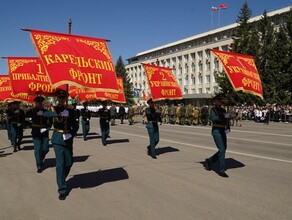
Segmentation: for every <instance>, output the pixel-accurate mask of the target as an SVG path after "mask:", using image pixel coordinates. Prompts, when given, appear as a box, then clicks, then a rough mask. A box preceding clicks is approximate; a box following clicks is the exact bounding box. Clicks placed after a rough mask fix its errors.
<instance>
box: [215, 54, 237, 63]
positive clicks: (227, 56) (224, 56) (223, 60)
mask: <svg viewBox="0 0 292 220" xmlns="http://www.w3.org/2000/svg"><path fill="white" fill-rule="evenodd" d="M216 55H217V56H218V57H219V58H220V60H222V62H223V63H224V65H226V64H227V63H228V60H229V58H230V57H233V56H232V55H227V54H221V53H216Z"/></svg>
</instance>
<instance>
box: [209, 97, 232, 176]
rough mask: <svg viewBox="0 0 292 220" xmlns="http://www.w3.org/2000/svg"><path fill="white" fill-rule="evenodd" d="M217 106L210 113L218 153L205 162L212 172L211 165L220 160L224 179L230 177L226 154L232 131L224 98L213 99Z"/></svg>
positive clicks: (220, 173)
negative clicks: (227, 170) (223, 101)
mask: <svg viewBox="0 0 292 220" xmlns="http://www.w3.org/2000/svg"><path fill="white" fill-rule="evenodd" d="M213 101H214V104H215V106H214V107H213V108H212V109H211V111H210V119H211V121H212V123H213V126H212V136H213V138H214V141H215V144H216V147H217V148H218V152H216V153H215V154H214V155H213V156H212V157H210V158H207V159H206V160H205V166H206V169H207V170H211V165H212V164H213V163H215V162H216V161H218V160H219V163H220V170H219V175H220V176H222V177H225V178H226V177H228V175H227V174H226V173H225V152H226V148H227V137H226V133H227V132H229V131H230V126H229V115H228V113H227V112H226V110H225V109H224V108H222V107H221V106H222V96H221V94H218V95H216V96H215V97H214V98H213Z"/></svg>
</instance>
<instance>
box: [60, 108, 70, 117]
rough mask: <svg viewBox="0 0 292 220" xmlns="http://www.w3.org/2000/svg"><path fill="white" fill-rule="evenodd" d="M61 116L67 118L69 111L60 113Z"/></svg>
mask: <svg viewBox="0 0 292 220" xmlns="http://www.w3.org/2000/svg"><path fill="white" fill-rule="evenodd" d="M61 116H64V117H68V116H69V111H68V110H64V111H62V112H61Z"/></svg>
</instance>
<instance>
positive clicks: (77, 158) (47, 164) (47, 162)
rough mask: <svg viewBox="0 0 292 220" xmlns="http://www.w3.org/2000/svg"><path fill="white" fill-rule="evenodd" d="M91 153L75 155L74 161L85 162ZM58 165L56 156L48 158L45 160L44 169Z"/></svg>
mask: <svg viewBox="0 0 292 220" xmlns="http://www.w3.org/2000/svg"><path fill="white" fill-rule="evenodd" d="M89 156H90V155H84V156H75V157H73V163H79V162H84V161H86V160H87V159H88V157H89ZM55 166H56V159H55V158H46V159H45V161H44V167H43V170H45V169H48V168H50V167H55Z"/></svg>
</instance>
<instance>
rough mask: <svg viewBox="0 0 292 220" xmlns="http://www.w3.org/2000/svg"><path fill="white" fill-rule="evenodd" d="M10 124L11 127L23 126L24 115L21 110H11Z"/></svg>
mask: <svg viewBox="0 0 292 220" xmlns="http://www.w3.org/2000/svg"><path fill="white" fill-rule="evenodd" d="M10 117H11V124H12V125H13V126H17V127H20V126H23V125H24V124H25V113H24V111H23V110H22V109H13V110H12V111H11V115H10Z"/></svg>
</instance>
